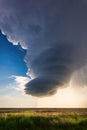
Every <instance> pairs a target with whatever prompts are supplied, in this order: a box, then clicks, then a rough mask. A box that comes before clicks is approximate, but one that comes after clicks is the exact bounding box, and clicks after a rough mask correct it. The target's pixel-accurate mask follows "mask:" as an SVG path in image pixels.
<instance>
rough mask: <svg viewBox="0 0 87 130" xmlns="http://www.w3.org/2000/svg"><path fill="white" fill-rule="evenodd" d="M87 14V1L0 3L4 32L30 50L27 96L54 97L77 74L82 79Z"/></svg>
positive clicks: (86, 55) (13, 0) (14, 0)
mask: <svg viewBox="0 0 87 130" xmlns="http://www.w3.org/2000/svg"><path fill="white" fill-rule="evenodd" d="M86 15H87V2H86V1H85V0H84V1H83V0H44V1H43V0H26V1H25V0H22V2H21V0H8V1H7V0H0V29H1V31H2V33H4V34H5V35H6V36H7V38H8V40H9V41H11V42H12V43H13V44H18V43H19V42H20V45H21V46H22V48H26V50H27V53H26V56H25V59H24V60H25V62H26V65H27V67H28V73H27V74H28V76H29V77H31V80H30V81H29V82H28V83H27V84H26V85H25V92H26V94H31V95H33V96H45V95H47V96H48V95H52V94H54V93H55V92H56V91H57V89H58V88H61V87H64V86H65V85H66V84H68V83H69V82H70V80H71V78H72V76H73V73H74V72H77V71H78V72H79V76H77V77H79V79H80V77H81V76H80V75H81V73H80V69H81V71H83V68H84V66H85V67H86V64H87V36H86V35H87V16H86ZM83 72H84V71H83ZM86 76H87V75H86V73H84V80H85V77H86ZM76 79H78V78H76ZM84 80H83V81H84ZM84 82H85V81H84ZM85 83H86V82H85Z"/></svg>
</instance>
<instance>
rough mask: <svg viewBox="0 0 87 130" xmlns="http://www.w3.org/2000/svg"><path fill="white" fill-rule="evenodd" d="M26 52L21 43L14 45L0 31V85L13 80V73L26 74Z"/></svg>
mask: <svg viewBox="0 0 87 130" xmlns="http://www.w3.org/2000/svg"><path fill="white" fill-rule="evenodd" d="M25 53H26V50H23V49H22V48H21V47H20V45H17V46H16V45H15V46H13V45H12V43H9V42H8V40H7V38H6V36H4V35H2V34H1V32H0V59H1V60H0V75H1V76H0V87H1V86H3V85H5V84H8V83H9V82H11V80H12V79H11V78H10V77H11V76H12V75H17V76H26V72H27V67H26V64H25V62H24V56H25Z"/></svg>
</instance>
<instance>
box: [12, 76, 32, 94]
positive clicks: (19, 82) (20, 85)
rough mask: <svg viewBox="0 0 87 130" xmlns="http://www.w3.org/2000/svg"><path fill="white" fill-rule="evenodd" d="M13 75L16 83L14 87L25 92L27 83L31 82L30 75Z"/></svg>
mask: <svg viewBox="0 0 87 130" xmlns="http://www.w3.org/2000/svg"><path fill="white" fill-rule="evenodd" d="M11 77H12V78H14V81H15V83H16V86H15V87H14V89H16V90H18V91H20V92H23V93H24V88H25V84H26V83H27V82H29V80H30V79H29V78H28V77H24V76H16V75H12V76H11Z"/></svg>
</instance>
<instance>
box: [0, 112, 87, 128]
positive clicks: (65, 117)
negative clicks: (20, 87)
mask: <svg viewBox="0 0 87 130" xmlns="http://www.w3.org/2000/svg"><path fill="white" fill-rule="evenodd" d="M0 130H87V109H0Z"/></svg>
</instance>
